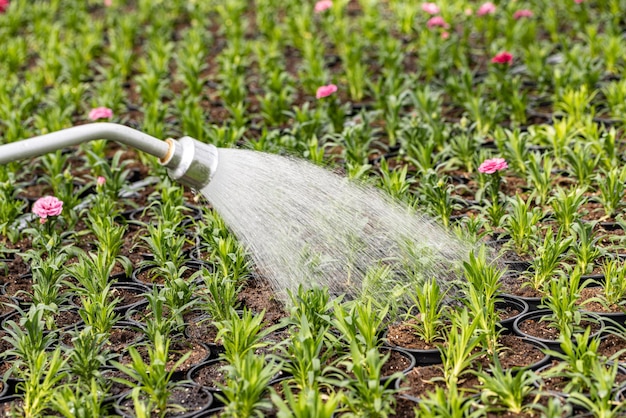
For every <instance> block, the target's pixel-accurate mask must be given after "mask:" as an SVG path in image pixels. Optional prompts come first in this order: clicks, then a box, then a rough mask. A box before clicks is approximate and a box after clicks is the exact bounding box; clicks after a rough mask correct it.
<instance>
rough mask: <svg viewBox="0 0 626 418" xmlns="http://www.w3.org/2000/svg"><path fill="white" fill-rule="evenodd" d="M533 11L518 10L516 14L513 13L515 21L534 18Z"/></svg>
mask: <svg viewBox="0 0 626 418" xmlns="http://www.w3.org/2000/svg"><path fill="white" fill-rule="evenodd" d="M533 14H534V13H533V11H532V10H529V9H522V10H518V11H516V12H515V13H513V19H515V20H519V19H522V18H524V17H533Z"/></svg>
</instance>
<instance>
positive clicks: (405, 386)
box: [400, 365, 481, 398]
mask: <svg viewBox="0 0 626 418" xmlns="http://www.w3.org/2000/svg"><path fill="white" fill-rule="evenodd" d="M442 379H443V369H442V368H441V366H440V365H433V366H418V367H414V368H413V370H411V371H410V372H409V373H408V374H407V375H406V377H405V379H404V380H403V382H402V383H401V384H400V389H402V392H401V393H402V394H403V395H407V396H412V397H414V398H422V397H424V396H425V395H426V394H428V393H429V392H432V391H434V390H435V389H436V388H437V387H440V388H443V389H445V388H446V385H445V382H444V381H443V380H442ZM480 385H481V383H480V381H479V380H478V378H477V377H476V376H474V375H472V374H471V373H468V374H465V375H463V376H462V377H461V379H460V380H459V382H458V387H459V389H462V390H466V391H468V392H477V391H478V392H480Z"/></svg>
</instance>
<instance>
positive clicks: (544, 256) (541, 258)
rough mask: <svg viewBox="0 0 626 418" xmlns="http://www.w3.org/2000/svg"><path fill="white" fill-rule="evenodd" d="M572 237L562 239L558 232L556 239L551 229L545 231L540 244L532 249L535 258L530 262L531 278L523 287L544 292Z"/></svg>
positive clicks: (560, 233)
mask: <svg viewBox="0 0 626 418" xmlns="http://www.w3.org/2000/svg"><path fill="white" fill-rule="evenodd" d="M572 241H573V237H571V236H569V237H567V238H563V234H562V232H561V231H560V230H559V232H558V233H557V235H556V237H555V236H554V233H553V232H552V230H551V229H548V230H546V235H545V237H544V240H543V242H542V243H538V244H537V245H536V247H535V248H534V254H535V258H534V259H533V261H532V262H531V267H532V269H531V271H532V272H531V273H530V274H531V276H530V278H528V280H527V281H526V282H524V284H523V286H530V287H531V288H532V289H534V290H535V291H537V292H539V293H543V292H545V291H546V290H547V289H545V284H546V283H547V282H548V281H549V280H550V279H551V278H552V277H553V276H554V274H555V272H556V271H557V268H558V267H559V264H560V261H561V258H562V257H563V255H564V254H565V252H566V251H567V249H568V248H569V246H570V245H571V243H572Z"/></svg>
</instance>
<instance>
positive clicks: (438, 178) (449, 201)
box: [417, 170, 461, 228]
mask: <svg viewBox="0 0 626 418" xmlns="http://www.w3.org/2000/svg"><path fill="white" fill-rule="evenodd" d="M417 191H418V193H419V198H420V202H421V203H423V204H424V205H425V206H426V208H427V210H429V212H430V213H432V214H433V215H434V216H436V217H437V219H439V220H440V221H441V222H442V223H443V226H444V227H446V228H448V227H449V226H450V217H451V216H452V212H453V211H454V210H455V209H460V208H461V205H460V204H459V202H458V200H457V199H456V198H454V197H453V196H452V192H453V191H454V185H452V184H450V182H449V177H448V176H446V175H442V174H438V173H437V172H435V171H433V170H428V171H426V172H425V173H424V175H423V176H422V178H421V181H420V182H419V184H418V186H417Z"/></svg>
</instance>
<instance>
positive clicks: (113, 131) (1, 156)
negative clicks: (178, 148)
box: [0, 122, 170, 164]
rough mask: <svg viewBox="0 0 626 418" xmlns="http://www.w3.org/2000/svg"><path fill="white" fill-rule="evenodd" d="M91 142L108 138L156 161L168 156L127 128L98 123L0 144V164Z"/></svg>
mask: <svg viewBox="0 0 626 418" xmlns="http://www.w3.org/2000/svg"><path fill="white" fill-rule="evenodd" d="M95 139H108V140H112V141H117V142H120V143H122V144H126V145H129V146H131V147H134V148H137V149H138V150H140V151H143V152H146V153H148V154H151V155H154V156H155V157H158V158H160V159H162V158H164V157H165V156H166V155H168V151H169V149H170V145H169V144H168V143H167V142H165V141H162V140H160V139H158V138H155V137H153V136H150V135H148V134H145V133H143V132H140V131H138V130H136V129H133V128H129V127H128V126H124V125H118V124H115V123H107V122H99V123H90V124H87V125H80V126H75V127H73V128H68V129H63V130H60V131H57V132H52V133H49V134H45V135H40V136H35V137H33V138H30V139H25V140H23V141H17V142H12V143H10V144H6V145H0V164H8V163H10V162H12V161H17V160H23V159H27V158H32V157H38V156H40V155H43V154H47V153H49V152H52V151H56V150H58V149H62V148H66V147H70V146H73V145H78V144H81V143H83V142H87V141H93V140H95Z"/></svg>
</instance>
